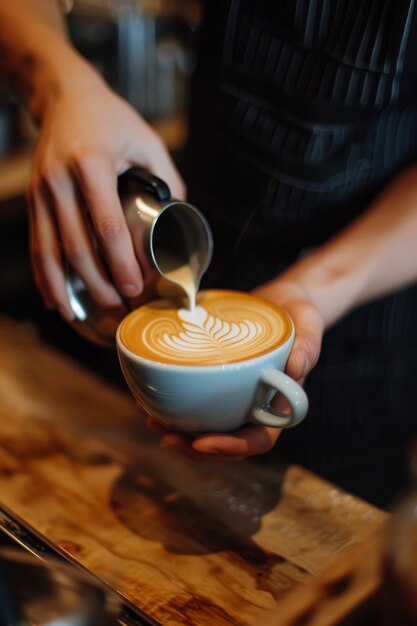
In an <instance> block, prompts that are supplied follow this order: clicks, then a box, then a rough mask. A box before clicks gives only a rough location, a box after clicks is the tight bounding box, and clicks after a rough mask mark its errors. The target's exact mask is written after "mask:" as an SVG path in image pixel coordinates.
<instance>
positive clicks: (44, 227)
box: [28, 184, 74, 321]
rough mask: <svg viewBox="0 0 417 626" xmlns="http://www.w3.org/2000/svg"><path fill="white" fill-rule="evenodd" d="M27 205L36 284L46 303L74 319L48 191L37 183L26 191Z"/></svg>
mask: <svg viewBox="0 0 417 626" xmlns="http://www.w3.org/2000/svg"><path fill="white" fill-rule="evenodd" d="M28 196H29V198H30V205H31V250H30V252H31V258H32V263H33V266H34V268H35V277H36V279H37V281H39V282H38V284H39V288H40V289H41V291H42V294H43V295H44V297H45V299H46V300H47V302H48V303H49V305H50V306H53V307H54V308H57V309H58V310H59V312H60V314H61V315H62V316H63V317H64V318H65V319H66V320H68V321H71V320H72V319H74V314H73V312H72V310H71V307H70V304H69V301H68V295H67V290H66V285H65V278H64V272H63V268H62V259H61V251H60V246H59V240H58V234H57V230H56V225H55V222H54V219H53V216H52V210H51V207H50V203H49V198H48V194H47V193H45V191H44V190H42V187H41V185H40V184H36V185H33V186H32V187H31V189H30V191H29V192H28Z"/></svg>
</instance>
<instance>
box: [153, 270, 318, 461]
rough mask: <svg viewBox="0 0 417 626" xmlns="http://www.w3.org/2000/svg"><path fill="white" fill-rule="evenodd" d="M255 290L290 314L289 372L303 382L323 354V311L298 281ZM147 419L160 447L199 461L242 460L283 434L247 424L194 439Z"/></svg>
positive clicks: (258, 451)
mask: <svg viewBox="0 0 417 626" xmlns="http://www.w3.org/2000/svg"><path fill="white" fill-rule="evenodd" d="M254 293H255V294H256V295H258V296H261V297H263V298H265V299H266V300H270V301H271V302H274V303H275V304H278V305H279V306H280V307H282V308H283V309H285V310H286V311H287V312H288V313H289V315H290V316H291V318H292V320H293V322H294V326H295V336H296V339H295V342H294V346H293V349H292V351H291V354H290V357H289V359H288V363H287V367H286V372H287V374H288V375H289V376H291V377H292V378H294V379H295V380H297V381H298V382H299V383H300V384H303V382H304V379H305V377H306V376H307V374H308V373H309V372H310V371H311V369H312V368H313V367H314V365H315V364H316V362H317V360H318V358H319V354H320V347H321V339H322V335H323V328H324V323H323V319H322V316H321V314H320V312H319V311H318V309H317V308H316V307H315V306H314V305H313V303H312V302H311V300H310V298H309V296H308V294H307V292H306V290H305V289H304V288H303V287H302V286H301V285H300V284H298V283H297V282H289V281H284V280H280V279H277V280H274V281H271V282H270V283H268V284H265V285H263V286H262V287H260V288H258V289H256V291H255V292H254ZM281 400H282V399H281ZM279 402H280V399H278V400H277V401H276V403H275V404H274V402H273V403H272V405H273V406H275V408H278V409H280V408H281V407H280V406H279ZM277 403H278V405H277ZM147 423H148V426H149V427H150V428H151V429H152V430H154V431H155V432H157V433H158V434H160V435H162V438H161V447H163V448H170V449H174V450H177V451H178V452H181V453H182V454H184V455H185V456H187V457H189V458H191V459H193V460H196V461H207V460H215V461H226V460H228V461H230V460H234V461H239V460H241V459H243V458H244V457H247V456H252V455H257V454H264V453H266V452H268V451H269V450H271V448H272V447H273V446H274V445H275V443H276V441H277V439H278V437H279V435H280V434H281V430H280V429H277V428H268V427H266V426H259V425H256V424H247V425H245V426H243V427H242V428H240V429H239V430H238V431H235V432H234V433H231V434H227V433H226V434H225V433H206V434H203V435H199V436H198V437H196V438H195V439H192V438H190V437H187V436H186V435H183V434H180V433H174V432H171V431H169V430H167V429H166V428H164V427H163V426H161V425H160V424H159V423H157V422H156V421H155V420H154V419H152V417H149V418H148V422H147Z"/></svg>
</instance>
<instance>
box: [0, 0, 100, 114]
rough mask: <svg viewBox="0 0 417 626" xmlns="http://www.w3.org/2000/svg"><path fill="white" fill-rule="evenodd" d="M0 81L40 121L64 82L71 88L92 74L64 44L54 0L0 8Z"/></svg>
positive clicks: (24, 0)
mask: <svg viewBox="0 0 417 626" xmlns="http://www.w3.org/2000/svg"><path fill="white" fill-rule="evenodd" d="M0 75H3V76H5V77H6V79H7V80H8V82H9V84H11V85H12V86H13V87H14V88H15V89H16V91H17V92H18V95H19V97H20V98H21V99H22V101H23V103H24V104H25V105H26V106H27V107H28V109H29V110H30V112H31V114H32V115H33V117H34V118H35V119H36V120H38V121H40V120H41V119H42V117H43V115H44V112H45V110H46V108H47V106H48V103H49V102H50V101H52V100H53V99H54V98H56V96H57V95H59V94H60V92H62V91H64V90H65V89H66V85H67V82H68V80H70V81H71V82H72V88H74V85H76V84H77V83H79V82H83V81H84V82H87V81H88V80H91V75H94V76H95V72H94V71H93V70H92V68H90V66H89V65H88V64H87V62H86V61H85V60H84V59H83V58H82V57H81V56H80V55H79V54H78V53H77V52H76V51H75V49H74V48H73V47H72V46H71V44H70V43H69V41H68V39H67V36H66V32H65V25H64V21H63V19H62V16H61V12H60V8H59V4H58V2H57V0H13V1H10V2H2V3H0ZM97 80H98V76H97Z"/></svg>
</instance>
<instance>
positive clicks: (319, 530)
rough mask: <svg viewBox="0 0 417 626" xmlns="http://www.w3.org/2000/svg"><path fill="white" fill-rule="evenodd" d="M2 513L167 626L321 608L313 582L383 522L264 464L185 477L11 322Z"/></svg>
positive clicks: (4, 354) (122, 401) (3, 353)
mask: <svg viewBox="0 0 417 626" xmlns="http://www.w3.org/2000/svg"><path fill="white" fill-rule="evenodd" d="M114 358H116V355H115V357H114ZM0 503H1V504H2V506H3V507H5V508H6V510H7V511H9V512H10V513H11V514H12V515H13V516H14V517H15V518H16V519H18V520H20V521H21V522H22V523H23V524H24V525H25V526H27V527H28V528H30V529H32V530H34V531H35V532H36V533H38V534H39V535H40V536H41V537H44V538H46V539H47V540H48V541H49V542H50V543H51V545H53V546H54V547H55V548H56V549H57V550H58V551H59V552H60V554H62V555H64V556H65V557H67V558H70V559H73V560H74V561H75V562H76V563H77V564H80V565H81V566H83V567H85V568H87V569H88V570H89V571H91V572H93V573H94V574H95V575H96V576H98V577H99V578H100V579H101V580H103V581H105V582H106V583H107V584H109V585H111V586H112V587H113V588H114V589H116V590H117V592H119V593H120V594H121V596H122V597H123V598H124V599H125V600H126V601H127V602H128V603H131V604H132V605H134V606H136V607H139V608H140V609H141V610H142V611H143V612H144V613H145V614H146V615H149V616H150V617H151V618H152V619H153V620H155V621H156V622H157V623H162V624H169V625H170V626H171V625H172V626H173V625H176V624H179V625H186V624H192V625H193V626H194V625H197V626H222V625H226V624H227V625H230V624H232V625H233V624H234V625H237V624H242V625H246V624H261V623H262V624H266V623H270V624H272V623H274V624H281V623H282V624H284V623H286V624H287V623H288V624H289V623H291V616H290V614H291V610H290V609H288V606H290V605H291V603H293V604H294V601H293V600H292V599H291V598H293V597H294V593H295V594H296V596H295V597H296V598H297V594H300V593H301V596H302V597H303V598H306V597H307V598H310V600H311V598H312V597H313V598H317V597H320V590H319V589H318V587H317V584H316V581H317V580H319V579H320V577H319V578H317V577H318V575H319V574H320V573H321V572H322V571H326V568H329V566H330V565H331V564H332V563H333V561H334V560H335V558H336V557H337V556H338V555H339V554H340V553H342V552H345V551H347V550H348V549H350V548H351V547H352V546H354V545H355V544H357V545H358V546H360V545H362V544H363V541H364V540H365V539H366V538H367V537H369V536H378V535H379V534H380V533H381V532H382V529H383V527H384V525H385V524H386V521H387V514H385V513H384V512H382V511H380V510H378V509H376V508H375V507H373V506H371V505H369V504H367V503H365V502H363V501H361V500H359V499H357V498H355V497H353V496H351V495H349V494H346V493H344V492H343V491H341V490H340V489H338V488H337V487H335V486H333V485H331V484H329V483H327V482H326V481H324V480H322V479H320V478H318V477H317V476H314V475H313V474H311V473H309V472H307V471H306V470H304V469H303V468H301V467H297V466H290V467H284V466H283V465H282V464H280V462H279V461H278V460H277V459H276V458H275V457H274V455H269V457H268V463H265V462H260V460H256V459H252V460H247V461H244V462H241V463H216V462H207V463H194V462H191V461H188V460H187V459H184V458H183V457H181V456H179V455H177V454H175V453H172V452H168V451H166V450H161V449H160V448H159V445H158V440H157V438H156V437H155V435H154V434H153V433H151V432H149V431H148V430H147V429H146V428H145V427H144V420H143V416H142V415H141V414H140V412H139V409H138V408H137V407H136V405H135V404H134V402H133V400H132V399H131V398H130V396H129V395H128V393H127V392H126V393H123V392H121V391H120V390H118V389H116V388H111V387H110V386H109V385H108V384H107V383H105V382H104V381H103V380H100V379H99V378H98V377H97V376H96V375H94V374H93V373H91V372H90V371H87V370H86V369H83V368H82V367H81V366H80V365H79V364H78V363H75V362H74V361H71V360H70V359H69V358H67V357H66V356H64V355H63V354H61V353H59V352H57V351H56V350H54V349H52V348H51V347H48V346H47V345H45V344H44V343H43V342H42V341H41V340H40V339H39V337H38V336H37V333H36V330H35V329H34V328H33V327H32V326H31V325H25V324H18V323H17V322H14V321H12V320H10V319H8V318H0ZM300 583H304V585H303V586H300ZM313 583H314V584H313ZM307 590H310V591H308V593H307ZM311 590H313V591H311ZM304 592H306V593H307V595H306V593H304ZM309 594H310V595H309ZM317 594H319V596H317ZM298 597H300V596H298ZM300 602H301V601H300V599H298V600H297V599H296V605H297V606H298V607H299V606H300ZM288 603H289V604H288ZM285 606H287V609H286V610H287V613H286V617H285V619H287V621H285V622H284V621H283V620H284V614H283V613H282V611H281V610H280V609H281V608H283V607H285ZM290 608H291V607H290ZM281 613H282V620H281V618H280V615H281ZM289 616H290V617H289ZM280 620H281V621H280ZM293 623H295V622H293ZM303 623H304V622H303ZM305 623H307V622H305ZM329 623H330V622H329ZM324 624H325V622H324V621H322V622H321V623H320V626H324Z"/></svg>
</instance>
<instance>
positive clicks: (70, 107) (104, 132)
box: [27, 68, 185, 320]
mask: <svg viewBox="0 0 417 626" xmlns="http://www.w3.org/2000/svg"><path fill="white" fill-rule="evenodd" d="M83 71H84V72H85V71H87V72H89V71H90V70H85V69H84V68H83ZM76 80H77V79H76V78H74V81H76ZM133 165H139V166H143V167H144V168H146V169H148V170H150V171H151V172H153V173H155V174H157V175H158V176H160V177H161V178H163V179H164V180H165V181H166V182H167V183H168V185H169V186H170V188H171V191H172V194H173V196H175V197H177V198H183V197H184V195H185V188H184V185H183V182H182V180H181V178H180V176H179V174H178V172H177V171H176V169H175V167H174V165H173V163H172V161H171V159H170V157H169V155H168V153H167V150H166V148H165V147H164V145H163V143H162V141H161V139H160V138H159V137H158V135H156V133H155V132H154V131H153V130H152V129H151V128H150V126H149V125H148V124H147V123H146V122H145V121H144V120H143V119H142V118H141V117H140V116H139V115H138V114H137V113H136V112H135V111H134V110H133V109H132V108H131V107H130V106H129V105H128V104H127V103H126V102H125V101H123V100H122V99H121V98H120V97H118V96H117V95H116V94H115V93H113V92H112V91H111V90H110V89H109V88H108V87H107V86H106V85H105V83H104V82H103V81H102V80H101V79H100V78H99V77H98V76H97V75H96V74H95V73H94V71H93V70H92V69H91V75H88V79H86V77H85V76H84V80H83V82H82V84H79V83H77V84H74V85H70V88H69V89H63V90H61V91H59V92H58V93H57V94H53V95H52V97H50V98H49V99H47V104H46V105H45V110H44V111H43V115H42V122H41V129H40V137H39V142H38V145H37V149H36V152H35V155H34V161H33V171H32V177H31V180H30V184H29V187H28V191H27V199H28V204H29V222H30V251H31V258H32V265H33V270H34V275H35V281H36V283H37V286H38V288H39V289H40V291H41V293H42V296H43V298H44V301H45V304H46V306H47V307H48V308H52V309H53V308H57V309H58V310H59V311H60V313H61V315H63V316H64V317H65V318H66V319H68V320H70V319H72V318H73V314H72V311H71V309H70V306H69V302H68V297H67V293H66V288H65V281H64V272H63V258H62V255H64V256H65V257H66V258H67V259H68V261H69V263H70V264H71V266H72V267H73V269H74V270H75V271H76V272H77V273H78V275H79V276H80V277H81V278H82V280H83V281H84V282H85V284H86V285H87V288H88V290H89V292H90V293H91V295H92V297H93V298H94V300H96V302H97V303H98V304H101V305H102V306H107V307H113V306H121V299H120V297H119V295H118V293H117V291H116V289H115V288H114V286H113V284H112V281H111V280H110V278H109V277H108V275H107V272H106V271H105V270H104V268H103V265H102V263H101V261H100V259H99V257H98V255H97V253H96V251H95V250H94V247H93V245H92V241H91V236H90V234H89V230H88V227H87V222H86V217H85V215H86V213H88V214H89V216H90V218H91V222H92V227H93V231H94V233H95V235H96V236H97V239H98V241H99V242H100V245H101V250H102V252H103V254H104V257H105V260H106V264H107V266H108V268H109V270H110V273H111V276H112V279H113V281H114V284H115V285H116V286H117V290H118V291H119V292H120V293H121V294H122V295H124V296H128V297H132V296H136V295H138V294H139V293H140V292H141V290H142V286H143V279H142V272H141V268H140V267H139V264H138V261H137V258H136V256H135V252H134V249H133V244H132V240H131V237H130V234H129V231H128V228H127V225H126V223H125V220H124V216H123V212H122V207H121V204H120V201H119V197H118V194H117V176H118V175H119V174H121V173H123V172H124V171H125V170H127V169H128V168H129V167H131V166H133Z"/></svg>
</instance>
